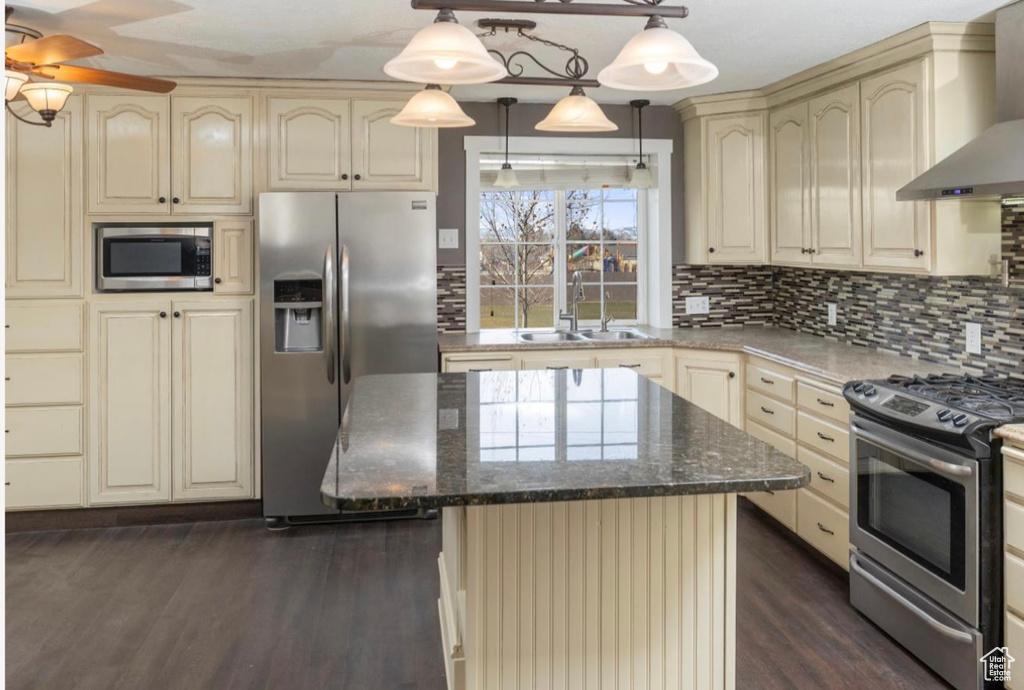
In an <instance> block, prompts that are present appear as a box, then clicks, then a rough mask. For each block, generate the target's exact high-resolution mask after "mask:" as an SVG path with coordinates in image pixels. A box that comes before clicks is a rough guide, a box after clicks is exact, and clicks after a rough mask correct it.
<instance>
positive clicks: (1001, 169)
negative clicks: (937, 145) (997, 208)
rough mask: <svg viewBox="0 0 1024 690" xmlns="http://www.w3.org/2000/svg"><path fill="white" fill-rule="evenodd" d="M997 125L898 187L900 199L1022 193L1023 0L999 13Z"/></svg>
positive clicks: (1023, 187) (1001, 195) (1023, 129)
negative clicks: (903, 185) (900, 187)
mask: <svg viewBox="0 0 1024 690" xmlns="http://www.w3.org/2000/svg"><path fill="white" fill-rule="evenodd" d="M996 98H997V101H998V105H997V109H998V118H997V119H998V120H999V122H998V124H996V125H993V126H992V127H990V128H989V129H987V130H985V132H984V133H983V134H982V135H981V136H979V137H978V138H976V139H974V140H972V141H970V142H968V143H967V145H965V146H963V147H962V148H960V149H958V150H956V151H954V152H953V153H952V154H950V155H949V156H947V157H946V158H944V159H942V160H941V161H939V162H938V163H936V164H935V165H934V166H933V167H932V168H931V169H929V170H928V171H927V172H925V173H924V174H922V175H919V176H918V177H917V178H916V179H914V180H913V181H912V182H910V183H909V184H907V185H906V186H905V187H903V188H902V189H900V190H899V191H897V192H896V199H897V201H918V200H922V199H963V198H972V199H984V198H996V199H998V198H1002V197H1007V196H1021V195H1024V2H1017V3H1015V4H1013V5H1008V6H1006V7H1003V8H1001V9H999V10H998V11H997V12H996Z"/></svg>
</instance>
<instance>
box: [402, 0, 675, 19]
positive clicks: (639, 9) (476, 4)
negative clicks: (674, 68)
mask: <svg viewBox="0 0 1024 690" xmlns="http://www.w3.org/2000/svg"><path fill="white" fill-rule="evenodd" d="M411 2H412V8H413V9H414V10H432V11H435V12H436V11H438V10H452V11H458V12H512V13H515V14H582V15H590V16H595V17H669V18H674V19H683V18H685V17H686V16H687V15H688V14H689V13H690V11H689V10H688V9H687V8H686V7H685V6H683V5H677V6H675V7H667V6H665V5H660V4H655V3H647V2H644V3H642V4H633V3H632V2H625V3H623V4H621V5H598V4H595V3H586V2H571V1H570V2H565V1H564V0H563V1H562V2H526V1H525V0H411Z"/></svg>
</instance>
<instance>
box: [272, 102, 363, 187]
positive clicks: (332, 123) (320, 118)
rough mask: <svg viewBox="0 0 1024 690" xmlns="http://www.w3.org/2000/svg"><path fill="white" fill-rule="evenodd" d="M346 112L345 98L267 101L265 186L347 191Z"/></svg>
mask: <svg viewBox="0 0 1024 690" xmlns="http://www.w3.org/2000/svg"><path fill="white" fill-rule="evenodd" d="M350 108H351V102H350V101H348V100H345V99H327V98H320V99H311V98H271V99H269V100H268V102H267V113H268V117H269V122H268V123H267V137H268V142H267V144H268V157H267V161H268V170H267V182H268V185H269V187H270V188H271V189H335V190H349V189H351V188H352V147H351V141H352V121H351V117H350V115H349V109H350Z"/></svg>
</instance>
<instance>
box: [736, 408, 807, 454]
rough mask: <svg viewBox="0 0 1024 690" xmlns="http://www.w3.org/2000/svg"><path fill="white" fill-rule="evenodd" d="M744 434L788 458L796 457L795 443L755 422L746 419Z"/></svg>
mask: <svg viewBox="0 0 1024 690" xmlns="http://www.w3.org/2000/svg"><path fill="white" fill-rule="evenodd" d="M746 432H747V433H748V434H750V435H751V436H753V437H754V438H756V439H760V440H762V441H764V442H765V443H767V444H768V445H769V446H772V447H773V448H775V449H776V450H781V451H782V452H783V453H785V454H786V455H788V456H789V457H791V458H795V457H796V441H794V440H793V439H791V438H786V437H785V436H783V435H782V434H780V433H779V432H777V431H773V430H771V429H769V428H768V427H766V426H764V425H762V424H759V423H758V422H757V420H754V419H751V418H750V417H747V427H746Z"/></svg>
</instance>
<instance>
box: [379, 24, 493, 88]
mask: <svg viewBox="0 0 1024 690" xmlns="http://www.w3.org/2000/svg"><path fill="white" fill-rule="evenodd" d="M384 72H385V74H387V75H388V76H390V77H394V78H395V79H401V80H402V81H413V82H419V83H421V84H486V83H487V82H492V81H497V80H499V79H502V78H503V77H507V76H508V70H507V69H506V68H505V66H504V65H502V64H501V63H500V62H498V61H497V60H495V59H494V58H493V57H491V55H490V54H489V53H488V52H487V49H486V48H484V45H483V44H482V43H481V42H480V39H479V38H477V37H476V36H475V35H474V34H473V32H472V31H470V30H469V29H467V28H466V27H464V26H462V25H461V24H459V22H458V20H456V19H455V14H454V13H453V12H452V11H451V10H447V9H443V10H441V11H440V12H438V13H437V18H436V19H434V23H433V24H431V25H430V26H428V27H426V28H424V29H420V31H419V32H418V33H417V34H416V35H415V36H413V37H412V40H411V41H409V43H408V45H406V46H405V49H404V50H402V52H401V53H400V54H399V55H398V56H397V57H394V58H392V59H391V60H389V61H388V63H387V64H386V65H384Z"/></svg>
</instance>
